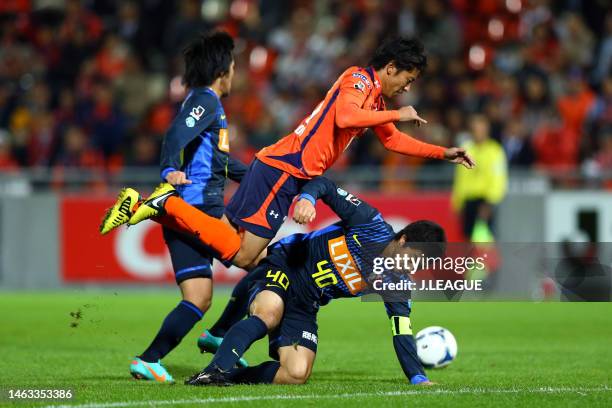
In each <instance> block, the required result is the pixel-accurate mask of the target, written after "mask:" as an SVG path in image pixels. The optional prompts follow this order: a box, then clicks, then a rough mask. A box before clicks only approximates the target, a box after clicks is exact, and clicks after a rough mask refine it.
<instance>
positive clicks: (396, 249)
mask: <svg viewBox="0 0 612 408" xmlns="http://www.w3.org/2000/svg"><path fill="white" fill-rule="evenodd" d="M301 191H302V193H301V195H300V197H299V200H298V202H297V203H296V209H295V212H294V218H295V219H296V221H298V222H300V223H305V222H309V221H311V220H312V219H313V217H314V203H315V202H316V200H317V199H322V200H323V201H324V202H325V203H326V204H327V205H329V206H330V207H331V209H332V210H333V211H334V212H335V213H336V214H337V215H338V216H339V217H340V219H341V221H340V222H338V223H335V224H333V225H330V226H329V227H326V228H323V229H321V230H317V231H314V232H311V233H308V234H294V235H290V236H288V237H286V238H284V239H281V240H280V241H278V242H277V243H275V244H273V245H271V246H269V247H268V254H267V256H266V258H264V259H263V260H262V261H261V262H260V263H259V264H258V266H257V267H256V268H255V269H254V270H253V271H252V272H251V275H250V276H249V279H251V280H254V282H253V283H252V284H251V285H250V290H249V292H248V299H247V300H246V302H245V303H246V304H248V308H249V317H248V318H247V319H244V320H241V321H239V322H237V323H235V324H234V325H233V326H232V327H231V328H230V329H229V330H228V331H227V333H225V336H224V339H223V342H222V343H221V346H220V347H219V349H218V351H217V352H216V354H215V356H214V358H213V359H212V361H211V363H210V364H209V365H208V366H207V367H206V368H204V370H202V371H201V372H200V373H197V374H195V375H194V376H192V377H191V378H190V379H189V380H187V381H186V383H187V384H190V385H206V384H232V383H251V384H252V383H275V384H302V383H304V382H306V380H307V379H308V377H309V376H310V373H311V370H312V366H313V363H314V360H315V355H316V351H317V343H318V333H317V322H316V316H317V313H318V310H319V307H320V306H321V305H325V304H327V303H328V302H329V301H330V300H332V299H336V298H342V297H355V296H362V295H363V294H365V293H368V290H369V284H370V283H372V279H373V276H375V275H373V272H374V270H373V265H374V263H375V262H376V261H375V259H376V258H381V257H391V258H395V257H396V256H398V255H400V256H401V257H404V255H406V256H408V257H417V256H422V255H426V256H431V257H436V256H442V255H443V253H444V250H445V242H446V237H445V233H444V230H443V229H442V228H441V227H440V226H439V225H437V224H435V223H433V222H430V221H417V222H413V223H411V224H409V225H408V226H406V227H405V228H404V229H402V230H401V231H399V232H397V233H396V232H394V231H393V229H392V227H391V226H390V225H389V224H387V223H386V222H385V220H384V219H383V217H382V215H381V214H380V213H379V212H378V210H376V209H375V208H373V207H371V206H370V205H368V204H367V203H365V202H364V201H362V200H361V199H359V198H358V197H357V196H355V195H353V194H350V193H348V192H347V191H345V190H342V189H340V188H338V187H337V186H336V185H335V184H334V183H333V182H331V181H329V180H327V179H325V178H323V177H316V178H314V179H313V180H311V181H310V182H308V183H307V184H306V185H305V186H304V187H303V188H302V190H301ZM407 273H408V272H407V271H403V273H401V274H395V273H393V274H392V273H388V274H383V275H382V276H381V277H379V278H381V279H409V277H408V276H407ZM376 276H377V275H376ZM401 297H402V299H401V300H400V301H398V299H397V298H394V299H393V301H389V300H388V299H387V300H386V301H385V307H386V311H387V315H388V318H389V321H390V323H391V326H392V331H393V345H394V348H395V352H396V354H397V358H398V360H399V362H400V364H401V366H402V369H403V371H404V373H405V374H406V376H407V378H408V379H409V381H410V382H411V383H412V384H431V383H430V381H429V380H428V378H427V377H426V376H425V372H424V370H423V367H422V365H421V363H420V361H419V360H418V357H417V352H416V346H415V342H414V338H413V336H412V328H411V324H410V312H411V303H410V300H409V293H403V294H401ZM268 333H269V341H270V356H271V357H272V358H273V359H274V360H273V361H267V362H264V363H262V364H260V365H258V366H255V367H246V368H235V365H236V362H237V361H238V360H239V359H240V358H241V356H242V355H243V353H244V352H245V351H246V350H247V349H248V348H249V346H250V345H251V344H252V343H253V342H255V341H257V340H258V339H261V338H263V337H264V336H265V335H266V334H268Z"/></svg>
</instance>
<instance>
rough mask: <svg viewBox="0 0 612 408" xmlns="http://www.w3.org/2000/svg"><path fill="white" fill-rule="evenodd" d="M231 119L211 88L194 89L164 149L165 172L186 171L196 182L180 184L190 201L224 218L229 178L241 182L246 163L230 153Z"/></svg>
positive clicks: (182, 108)
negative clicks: (224, 198)
mask: <svg viewBox="0 0 612 408" xmlns="http://www.w3.org/2000/svg"><path fill="white" fill-rule="evenodd" d="M229 151H230V147H229V136H228V132H227V118H226V116H225V111H224V110H223V106H222V105H221V101H220V99H219V97H218V96H217V94H215V92H213V91H212V90H211V89H210V88H207V87H204V88H194V89H192V90H191V91H190V92H189V94H188V95H187V97H186V98H185V100H184V101H183V104H182V106H181V110H180V111H179V113H178V115H177V116H176V118H174V121H173V122H172V125H171V126H170V129H168V132H167V133H166V136H165V137H164V140H163V143H162V149H161V169H162V171H161V175H162V178H163V179H165V178H166V176H167V174H168V173H169V172H171V171H174V170H181V171H183V172H185V174H186V176H187V179H189V180H191V182H192V184H186V185H183V186H177V190H178V192H179V194H180V195H181V197H182V198H183V199H184V200H185V201H187V202H188V203H189V204H192V205H197V206H199V207H200V208H203V209H204V211H205V212H207V213H209V214H211V215H214V216H217V217H220V216H221V215H222V213H223V193H224V187H225V180H226V178H228V177H229V178H230V179H231V180H234V181H236V182H240V180H241V179H242V176H243V175H244V174H245V173H246V166H245V165H244V164H243V163H241V162H240V161H238V160H235V159H233V158H232V157H231V156H230V155H229Z"/></svg>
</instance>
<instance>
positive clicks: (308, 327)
mask: <svg viewBox="0 0 612 408" xmlns="http://www.w3.org/2000/svg"><path fill="white" fill-rule="evenodd" d="M251 273H252V274H256V275H258V277H257V280H255V281H254V282H253V283H252V284H251V288H250V290H249V305H250V304H251V302H252V301H253V300H254V299H255V296H257V294H258V293H259V292H261V291H263V290H270V291H272V292H274V293H276V294H277V295H279V296H280V297H281V298H282V299H283V302H284V304H285V310H284V312H283V318H282V320H281V322H280V324H279V325H278V327H277V328H276V329H274V330H273V331H272V332H271V333H270V334H269V336H268V338H269V340H270V346H269V355H270V357H271V358H273V359H275V360H278V359H279V355H278V349H279V348H280V347H286V346H296V345H299V346H303V347H306V348H308V349H309V350H312V351H313V352H315V353H316V352H317V344H318V342H319V339H318V325H317V313H318V311H319V302H318V293H317V291H316V290H315V289H314V288H313V287H312V286H310V285H308V284H306V283H305V282H304V281H303V280H302V279H299V277H298V276H297V275H296V274H297V273H300V271H299V270H295V269H294V268H292V269H291V270H290V269H289V268H288V266H287V263H286V261H285V258H284V256H283V254H282V252H281V251H279V252H276V251H271V253H270V255H268V256H267V257H266V258H264V259H263V260H262V261H261V262H260V263H259V265H258V266H257V268H255V269H254V270H253V271H252V272H251Z"/></svg>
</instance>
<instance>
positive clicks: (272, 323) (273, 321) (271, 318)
mask: <svg viewBox="0 0 612 408" xmlns="http://www.w3.org/2000/svg"><path fill="white" fill-rule="evenodd" d="M253 316H257V317H258V318H259V319H261V321H262V322H264V324H265V325H266V327H267V328H268V330H272V329H274V328H275V327H276V326H277V325H278V322H279V320H280V317H279V316H278V314H277V313H274V311H261V312H258V313H255V314H253Z"/></svg>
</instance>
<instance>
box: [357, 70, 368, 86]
mask: <svg viewBox="0 0 612 408" xmlns="http://www.w3.org/2000/svg"><path fill="white" fill-rule="evenodd" d="M353 77H355V78H359V79H361V80H362V81H363V83H364V84H366V85H367V86H368V87H371V86H372V84H371V83H370V80H369V79H368V77H367V76H365V75H363V74H362V73H360V72H353Z"/></svg>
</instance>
